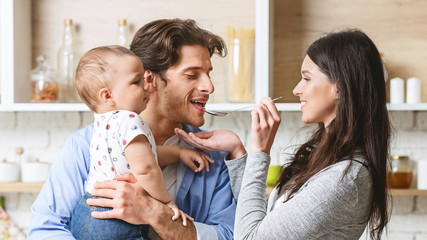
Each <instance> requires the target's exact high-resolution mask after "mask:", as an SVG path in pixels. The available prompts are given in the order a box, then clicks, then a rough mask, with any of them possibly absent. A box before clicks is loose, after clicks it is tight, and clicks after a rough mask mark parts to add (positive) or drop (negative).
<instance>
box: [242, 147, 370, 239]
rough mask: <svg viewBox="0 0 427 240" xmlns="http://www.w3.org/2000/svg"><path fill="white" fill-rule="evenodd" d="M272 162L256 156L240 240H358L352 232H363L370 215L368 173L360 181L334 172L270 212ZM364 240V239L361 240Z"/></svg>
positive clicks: (245, 189) (247, 177) (245, 191)
mask: <svg viewBox="0 0 427 240" xmlns="http://www.w3.org/2000/svg"><path fill="white" fill-rule="evenodd" d="M269 162H270V161H269V156H268V155H267V154H265V153H261V152H257V153H250V154H249V157H248V166H251V167H248V168H247V169H246V170H245V174H244V177H243V183H242V190H241V193H240V198H239V202H238V203H237V212H236V224H235V239H319V238H325V236H326V235H328V234H330V233H331V232H332V233H334V234H335V238H337V236H338V235H339V234H341V233H342V235H341V237H338V238H339V239H356V238H355V236H350V235H351V233H350V232H351V231H352V230H353V229H352V228H360V227H361V229H360V230H361V232H363V229H364V227H365V226H366V221H367V216H368V215H367V214H368V213H369V208H370V207H369V206H370V204H369V203H368V202H367V201H369V199H370V198H369V197H368V196H366V195H365V193H369V192H370V191H369V190H370V187H369V186H370V184H369V181H370V178H369V172H368V170H366V169H364V168H363V167H362V168H361V169H363V170H362V171H359V173H357V174H358V175H357V176H356V178H357V179H356V180H355V179H354V178H353V176H349V177H348V174H346V175H345V177H343V178H342V174H343V172H344V168H333V167H331V168H329V169H327V170H325V171H322V172H321V173H319V174H318V175H317V176H315V177H313V178H312V179H314V180H310V181H309V182H308V183H307V184H306V185H305V186H303V187H302V188H301V189H300V191H299V192H297V193H296V194H295V195H294V196H293V197H292V198H291V199H290V200H288V201H287V202H285V203H276V204H278V206H275V208H274V209H273V211H271V212H269V213H267V212H266V207H267V206H266V199H265V188H266V184H265V181H266V175H267V171H268V165H269ZM357 239H358V237H357Z"/></svg>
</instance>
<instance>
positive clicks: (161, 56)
mask: <svg viewBox="0 0 427 240" xmlns="http://www.w3.org/2000/svg"><path fill="white" fill-rule="evenodd" d="M183 45H200V46H202V47H206V48H207V49H208V51H209V54H210V56H212V55H213V54H214V53H217V54H219V55H220V56H225V55H227V48H226V45H225V42H224V40H223V39H222V38H221V37H220V36H218V35H215V34H213V33H211V32H209V31H207V30H204V29H201V28H199V27H198V26H197V24H196V22H195V21H194V20H182V19H161V20H156V21H152V22H150V23H147V24H146V25H144V26H143V27H142V28H140V29H139V30H138V31H137V32H136V34H135V36H134V38H133V40H132V43H131V45H130V50H131V51H132V52H134V53H135V54H136V55H137V56H138V57H139V58H140V59H141V61H142V63H143V64H144V68H145V69H148V70H150V71H152V72H153V73H157V74H159V75H160V76H162V75H163V74H164V73H165V72H166V70H167V69H168V68H169V67H170V66H172V65H174V64H175V63H176V62H177V61H178V59H179V56H180V53H179V49H180V47H181V46H183Z"/></svg>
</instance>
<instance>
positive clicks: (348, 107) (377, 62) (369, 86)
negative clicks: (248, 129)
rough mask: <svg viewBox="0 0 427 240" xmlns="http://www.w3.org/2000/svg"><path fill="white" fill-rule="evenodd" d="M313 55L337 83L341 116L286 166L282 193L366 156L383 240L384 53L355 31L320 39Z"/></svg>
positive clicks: (373, 220)
mask: <svg viewBox="0 0 427 240" xmlns="http://www.w3.org/2000/svg"><path fill="white" fill-rule="evenodd" d="M307 56H308V57H310V59H311V60H312V61H313V62H314V63H315V64H316V65H317V66H318V67H319V69H320V70H321V71H322V72H323V73H324V74H325V75H326V76H327V77H328V79H329V80H330V81H331V82H335V83H336V84H337V89H338V94H339V100H338V106H337V112H336V117H335V119H334V120H333V121H332V122H331V123H330V124H329V125H328V126H327V129H325V126H324V124H323V123H319V126H318V129H317V130H316V131H315V133H314V134H313V135H312V136H311V138H310V139H309V140H308V141H307V142H306V143H304V144H303V145H302V146H301V147H299V149H297V151H296V153H295V155H294V156H293V159H292V161H291V162H290V163H289V164H287V165H285V166H283V170H282V173H281V176H280V179H279V182H278V185H277V186H278V188H279V191H281V190H282V188H283V189H285V188H286V189H289V190H290V194H289V197H288V200H289V199H290V198H291V197H292V196H293V195H294V194H295V193H296V192H297V191H298V190H299V189H300V188H301V186H302V185H303V184H304V183H305V182H307V181H308V180H309V179H310V178H311V177H313V176H314V175H315V174H316V173H318V172H319V171H321V170H322V169H324V168H325V167H327V166H330V165H332V164H334V163H337V162H340V161H343V160H346V159H349V158H350V159H354V157H355V156H361V157H362V158H363V159H364V160H365V165H366V167H367V168H368V170H369V171H370V173H371V176H372V184H373V202H372V205H371V210H370V214H369V229H370V235H371V238H373V239H380V237H381V233H382V231H383V229H384V227H385V226H386V224H387V223H388V220H389V209H388V201H387V200H388V189H387V182H386V169H387V165H388V162H389V161H388V157H389V145H390V135H391V125H390V121H389V116H388V112H387V107H386V88H385V81H384V71H383V63H382V61H381V57H380V53H379V52H378V49H377V48H376V46H375V44H374V43H373V42H372V40H371V39H370V38H369V37H368V36H367V35H366V34H365V33H363V32H361V31H360V30H355V29H352V30H345V31H341V32H336V33H330V34H328V35H326V36H324V37H322V38H320V39H318V40H316V41H315V42H314V43H313V44H311V45H310V47H309V48H308V50H307ZM350 166H351V164H350ZM350 166H349V167H348V168H347V169H346V171H345V173H347V171H348V169H349V168H350ZM345 173H344V174H345Z"/></svg>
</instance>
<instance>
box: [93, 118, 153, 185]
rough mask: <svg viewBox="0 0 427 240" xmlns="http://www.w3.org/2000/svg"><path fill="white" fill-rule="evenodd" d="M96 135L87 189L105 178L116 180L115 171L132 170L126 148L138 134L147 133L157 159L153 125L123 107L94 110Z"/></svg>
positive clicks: (128, 171)
mask: <svg viewBox="0 0 427 240" xmlns="http://www.w3.org/2000/svg"><path fill="white" fill-rule="evenodd" d="M94 117H95V121H94V129H93V137H92V140H91V143H90V170H89V177H88V182H87V185H86V192H89V193H90V192H91V191H92V190H93V185H94V184H95V183H97V182H100V181H104V180H114V179H115V175H121V174H124V173H130V172H131V171H130V167H129V163H128V162H127V160H126V157H125V152H124V149H125V148H126V146H127V145H128V144H129V143H130V142H131V141H132V140H133V139H134V138H135V137H136V136H138V135H141V134H143V135H145V136H146V137H147V139H148V142H149V143H150V147H151V150H152V152H153V154H154V157H155V159H156V161H157V153H156V143H155V141H154V137H153V134H152V133H151V130H150V128H149V127H148V126H147V124H146V123H145V122H144V120H142V118H141V117H140V116H139V115H138V114H137V113H134V112H131V111H126V110H119V111H111V112H107V113H102V114H98V113H95V114H94Z"/></svg>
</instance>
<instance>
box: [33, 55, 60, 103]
mask: <svg viewBox="0 0 427 240" xmlns="http://www.w3.org/2000/svg"><path fill="white" fill-rule="evenodd" d="M36 60H37V64H38V66H37V67H36V68H35V69H33V70H31V72H30V78H31V93H32V96H31V102H43V103H47V102H57V101H58V92H59V86H58V83H57V82H56V80H55V79H56V71H55V70H54V69H53V68H51V67H50V66H49V64H48V63H47V57H46V56H44V55H41V56H38V57H37V59H36Z"/></svg>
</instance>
